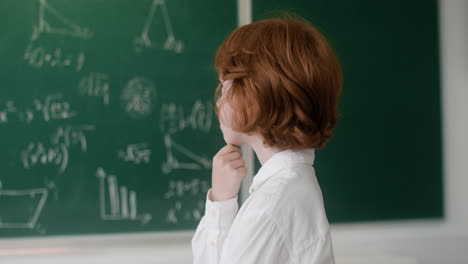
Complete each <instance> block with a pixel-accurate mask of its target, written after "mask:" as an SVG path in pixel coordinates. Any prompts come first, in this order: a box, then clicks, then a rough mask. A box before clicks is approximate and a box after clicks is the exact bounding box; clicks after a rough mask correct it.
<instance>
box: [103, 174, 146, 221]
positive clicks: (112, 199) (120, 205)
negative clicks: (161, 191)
mask: <svg viewBox="0 0 468 264" xmlns="http://www.w3.org/2000/svg"><path fill="white" fill-rule="evenodd" d="M96 177H97V178H98V179H99V201H100V216H101V220H103V221H120V220H129V221H139V222H140V223H141V224H142V225H145V224H147V223H148V222H149V221H151V219H152V216H151V214H148V213H144V214H138V206H137V194H136V192H135V191H133V190H128V188H127V186H123V185H122V186H119V185H118V182H117V177H116V176H115V175H107V173H106V172H105V171H104V170H103V169H102V168H98V169H97V172H96ZM106 181H107V191H106ZM106 197H107V198H106ZM107 204H109V206H108V205H107ZM107 207H109V208H110V210H109V211H110V212H108V210H107Z"/></svg>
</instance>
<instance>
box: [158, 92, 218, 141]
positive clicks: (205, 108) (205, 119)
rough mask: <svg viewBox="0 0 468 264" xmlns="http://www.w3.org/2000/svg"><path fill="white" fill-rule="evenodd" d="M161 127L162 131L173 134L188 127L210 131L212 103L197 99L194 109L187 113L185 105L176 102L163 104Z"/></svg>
mask: <svg viewBox="0 0 468 264" xmlns="http://www.w3.org/2000/svg"><path fill="white" fill-rule="evenodd" d="M160 112H161V118H160V129H161V131H162V132H165V133H169V134H173V133H176V132H178V131H182V130H184V129H186V128H187V127H190V128H191V129H193V130H199V131H203V132H209V131H210V129H211V125H212V121H213V109H212V103H209V102H208V103H205V104H204V103H202V101H201V100H196V101H195V103H194V105H193V107H192V111H191V112H190V113H189V114H188V115H187V114H186V113H185V111H184V106H183V105H176V104H174V103H169V104H162V106H161V111H160Z"/></svg>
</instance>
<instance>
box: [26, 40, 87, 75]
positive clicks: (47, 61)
mask: <svg viewBox="0 0 468 264" xmlns="http://www.w3.org/2000/svg"><path fill="white" fill-rule="evenodd" d="M23 58H24V60H25V61H26V62H27V63H28V64H29V65H31V66H32V67H35V68H42V67H45V66H48V67H51V68H71V67H73V68H74V69H75V71H77V72H79V71H81V69H82V68H83V66H84V64H85V60H86V57H85V54H84V53H83V52H78V53H76V54H75V53H74V52H68V53H66V52H64V51H63V50H62V48H55V49H53V50H48V49H46V48H42V47H34V46H33V44H32V43H31V44H29V45H28V47H27V48H26V51H25V53H24V56H23Z"/></svg>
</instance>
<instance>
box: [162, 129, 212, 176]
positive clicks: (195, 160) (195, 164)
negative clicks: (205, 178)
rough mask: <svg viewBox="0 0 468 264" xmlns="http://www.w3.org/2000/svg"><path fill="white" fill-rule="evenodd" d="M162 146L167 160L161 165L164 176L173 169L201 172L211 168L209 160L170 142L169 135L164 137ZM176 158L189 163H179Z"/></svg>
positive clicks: (172, 141)
mask: <svg viewBox="0 0 468 264" xmlns="http://www.w3.org/2000/svg"><path fill="white" fill-rule="evenodd" d="M164 145H165V147H166V157H167V160H166V161H165V162H164V163H163V165H162V168H161V169H162V172H163V173H164V174H168V173H170V172H171V171H172V170H174V169H188V170H201V169H210V168H211V167H212V161H211V159H207V158H205V157H202V156H200V155H198V154H196V153H194V152H193V151H191V150H189V149H187V148H185V147H184V146H182V145H179V144H178V143H176V142H175V141H174V140H172V138H171V136H170V135H169V134H165V135H164ZM175 154H177V157H183V158H185V159H189V160H190V162H181V161H179V159H177V157H176V155H175Z"/></svg>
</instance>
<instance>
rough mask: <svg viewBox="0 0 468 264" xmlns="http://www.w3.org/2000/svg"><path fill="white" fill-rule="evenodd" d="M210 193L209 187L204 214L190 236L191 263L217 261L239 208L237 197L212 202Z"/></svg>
mask: <svg viewBox="0 0 468 264" xmlns="http://www.w3.org/2000/svg"><path fill="white" fill-rule="evenodd" d="M210 194H211V189H210V190H208V192H207V194H206V204H205V215H204V216H203V217H202V219H201V220H200V223H199V224H198V227H197V230H196V231H195V234H194V235H193V238H192V256H193V264H215V263H219V262H218V260H219V256H220V255H221V250H222V248H223V245H224V240H225V239H226V236H227V234H228V233H229V230H230V228H231V225H232V222H233V221H234V218H235V217H236V214H237V211H238V210H239V204H238V202H237V198H238V197H235V198H233V199H230V200H226V201H221V202H213V201H211V200H210V197H211V196H210Z"/></svg>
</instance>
